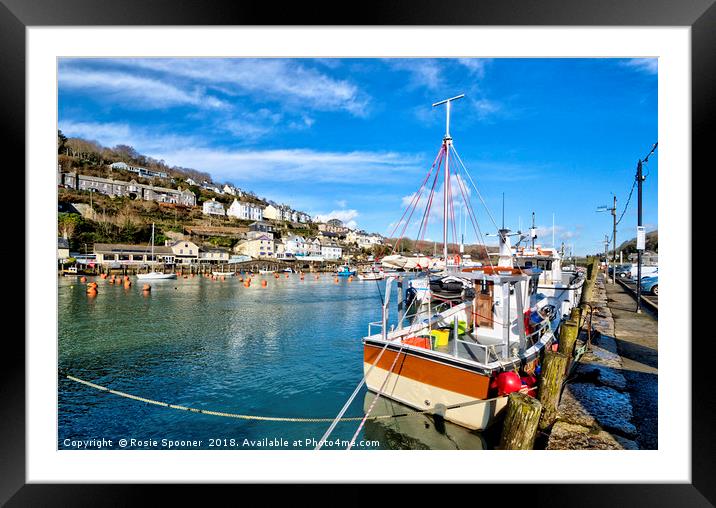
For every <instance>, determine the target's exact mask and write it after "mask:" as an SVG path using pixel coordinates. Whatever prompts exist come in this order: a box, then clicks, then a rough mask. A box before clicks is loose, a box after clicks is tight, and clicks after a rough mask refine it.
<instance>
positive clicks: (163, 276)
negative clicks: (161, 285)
mask: <svg viewBox="0 0 716 508" xmlns="http://www.w3.org/2000/svg"><path fill="white" fill-rule="evenodd" d="M176 278H177V274H176V273H160V272H151V273H139V274H137V279H139V280H169V279H176Z"/></svg>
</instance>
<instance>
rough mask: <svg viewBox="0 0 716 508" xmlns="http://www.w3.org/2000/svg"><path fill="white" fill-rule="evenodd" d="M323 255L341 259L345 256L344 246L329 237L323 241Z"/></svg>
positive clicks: (328, 257)
mask: <svg viewBox="0 0 716 508" xmlns="http://www.w3.org/2000/svg"><path fill="white" fill-rule="evenodd" d="M321 255H322V256H323V257H324V258H325V259H340V258H341V256H343V248H341V246H340V245H338V244H337V243H336V242H334V241H333V240H330V239H328V238H325V239H323V242H321Z"/></svg>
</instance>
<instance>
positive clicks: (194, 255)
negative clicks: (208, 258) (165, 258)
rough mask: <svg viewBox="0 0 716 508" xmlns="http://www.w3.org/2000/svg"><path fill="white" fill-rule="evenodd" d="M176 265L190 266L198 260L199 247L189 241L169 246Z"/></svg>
mask: <svg viewBox="0 0 716 508" xmlns="http://www.w3.org/2000/svg"><path fill="white" fill-rule="evenodd" d="M169 247H171V249H172V252H173V253H174V259H175V260H176V263H181V264H191V263H195V262H196V261H197V260H198V259H199V246H198V245H197V244H195V243H194V242H192V241H190V240H179V241H178V242H172V243H170V244H169Z"/></svg>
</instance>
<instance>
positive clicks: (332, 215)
mask: <svg viewBox="0 0 716 508" xmlns="http://www.w3.org/2000/svg"><path fill="white" fill-rule="evenodd" d="M359 215H360V214H359V213H358V210H332V211H330V212H328V213H318V214H316V215H315V217H314V219H315V220H316V221H318V222H326V221H327V220H330V219H338V220H340V221H341V222H343V224H344V225H345V226H347V227H349V228H352V229H355V228H357V227H358V223H357V222H356V220H355V219H356V217H358V216H359Z"/></svg>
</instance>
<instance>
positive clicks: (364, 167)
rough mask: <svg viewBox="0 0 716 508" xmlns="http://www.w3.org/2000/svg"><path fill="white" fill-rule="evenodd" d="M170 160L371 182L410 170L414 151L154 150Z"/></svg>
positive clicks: (230, 170) (259, 173)
mask: <svg viewBox="0 0 716 508" xmlns="http://www.w3.org/2000/svg"><path fill="white" fill-rule="evenodd" d="M154 156H155V157H158V158H162V159H164V160H165V161H167V162H168V163H170V164H177V165H182V166H186V167H194V168H197V169H201V170H203V171H208V172H209V173H211V174H212V176H214V177H216V178H219V179H222V180H232V181H241V180H243V181H255V180H257V179H258V180H264V181H272V182H277V183H286V182H297V181H304V182H311V183H319V182H321V183H322V182H334V183H346V182H353V183H354V184H372V185H373V184H376V183H381V182H395V181H400V180H401V179H402V178H404V177H405V176H406V174H410V175H414V174H415V173H416V172H417V171H419V169H420V164H421V162H422V160H421V158H420V157H419V156H414V155H406V154H400V153H396V152H323V151H316V150H309V149H290V150H229V149H214V148H207V147H195V148H179V149H177V150H172V151H169V150H166V151H165V150H159V151H158V152H157V153H156V155H154Z"/></svg>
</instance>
